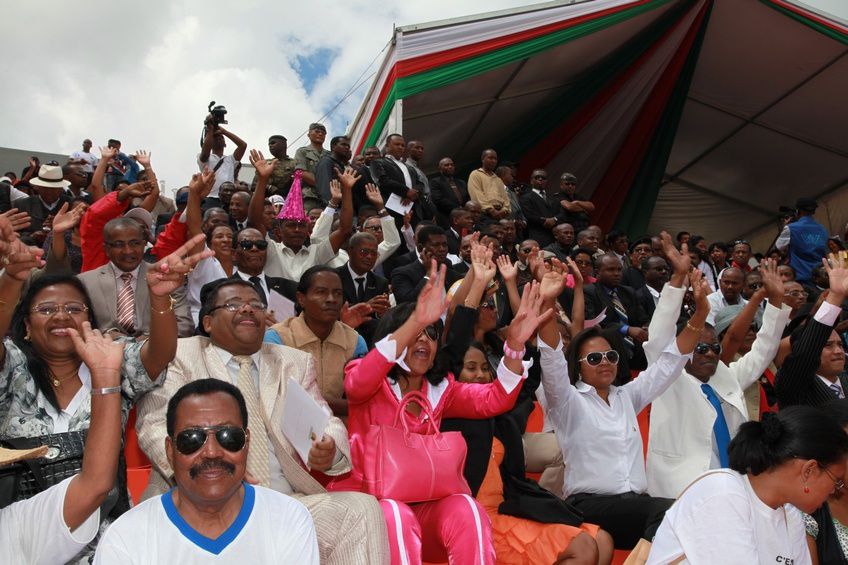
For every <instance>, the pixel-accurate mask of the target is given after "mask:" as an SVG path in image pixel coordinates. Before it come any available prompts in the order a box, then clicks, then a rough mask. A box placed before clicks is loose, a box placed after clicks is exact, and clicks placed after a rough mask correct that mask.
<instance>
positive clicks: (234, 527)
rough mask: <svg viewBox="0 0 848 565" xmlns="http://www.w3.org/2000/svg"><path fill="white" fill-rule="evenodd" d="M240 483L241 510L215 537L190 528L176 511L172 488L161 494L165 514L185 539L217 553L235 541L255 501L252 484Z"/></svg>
mask: <svg viewBox="0 0 848 565" xmlns="http://www.w3.org/2000/svg"><path fill="white" fill-rule="evenodd" d="M242 485H243V486H244V500H242V503H241V510H239V513H238V516H236V519H235V520H234V521H233V523H232V524H230V527H229V528H227V529H226V530H224V532H222V533H221V535H220V536H218V537H217V538H216V539H209V538H207V537H206V536H204V535H202V534H201V533H199V532H198V531H197V530H195V529H194V528H192V527H191V526H190V525H189V523H188V522H186V521H185V520H184V519H183V517H182V516H180V513H179V512H178V511H177V507H176V506H174V499H173V496H172V495H173V492H174V489H171V490H169V491H168V492H166V493H165V494H163V495H162V496H161V499H162V506H163V507H164V508H165V514H166V515H167V516H168V519H169V520H171V523H172V524H174V526H176V527H177V529H178V530H179V531H180V533H181V534H182V535H184V536H185V537H186V539H188V540H189V541H190V542H192V543H193V544H194V545H196V546H197V547H199V548H200V549H203V550H204V551H208V552H209V553H212V554H214V555H218V554H220V553H221V552H222V551H224V549H226V548H227V546H228V545H230V544H231V543H232V542H233V541H235V539H236V538H237V537H238V535H239V534H240V533H241V531H242V530H243V529H244V526H245V525H246V524H247V520H248V519H249V518H250V514H251V513H252V512H253V505H254V503H255V502H256V492H255V491H254V489H253V486H251V485H249V484H247V483H242Z"/></svg>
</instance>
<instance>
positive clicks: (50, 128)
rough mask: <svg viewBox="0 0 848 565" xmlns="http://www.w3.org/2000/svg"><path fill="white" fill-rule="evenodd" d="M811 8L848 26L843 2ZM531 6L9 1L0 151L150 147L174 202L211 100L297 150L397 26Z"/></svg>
mask: <svg viewBox="0 0 848 565" xmlns="http://www.w3.org/2000/svg"><path fill="white" fill-rule="evenodd" d="M808 2H809V3H810V4H815V5H819V6H821V7H822V8H824V9H826V10H830V11H832V12H833V13H836V14H838V15H840V16H841V17H843V18H846V19H848V10H846V5H845V2H844V0H808ZM528 4H531V2H526V1H525V2H522V1H519V0H485V1H484V0H463V1H462V2H457V1H456V0H427V1H425V2H403V3H401V2H397V1H396V0H388V1H385V2H379V3H378V2H373V1H368V0H348V1H347V2H338V1H336V2H333V1H329V0H313V1H304V2H297V3H295V2H292V1H290V0H289V1H286V2H268V1H265V2H260V1H257V0H238V1H231V2H221V1H219V0H214V1H212V0H206V1H199V0H171V1H163V0H148V1H147V2H138V3H124V2H113V1H109V2H107V1H104V0H89V1H87V2H83V3H82V4H80V3H69V2H59V1H58V0H51V1H47V0H34V1H30V2H15V3H11V2H7V3H6V5H5V6H4V8H3V13H4V16H5V18H4V19H5V21H6V22H14V25H7V26H5V34H4V35H5V41H6V45H7V55H6V56H5V57H4V60H3V63H2V69H3V71H4V72H3V74H4V76H6V77H7V83H6V85H5V88H4V89H3V90H4V92H3V104H2V105H0V123H2V128H0V147H12V148H18V149H27V150H39V151H46V152H57V153H70V152H72V151H74V150H76V149H78V148H79V145H80V142H81V141H82V139H83V138H85V137H89V138H91V139H92V140H93V141H94V144H95V146H99V145H105V142H106V140H107V139H108V138H110V137H116V138H118V139H121V140H122V141H123V147H124V150H125V151H134V150H135V149H139V148H143V149H147V150H149V151H152V153H153V163H154V166H155V168H156V169H157V171H158V172H159V176H160V178H164V179H166V181H167V188H168V192H170V191H171V190H173V189H176V188H178V187H179V186H181V185H183V184H185V183H186V182H187V180H188V178H189V177H190V175H191V173H192V172H194V171H195V170H196V165H195V160H196V155H197V153H198V151H199V147H198V144H199V137H200V130H201V127H202V122H203V119H204V117H205V116H206V107H207V104H208V103H209V101H210V100H216V101H217V102H218V103H219V104H224V105H225V106H226V107H227V109H228V111H229V113H228V115H227V117H228V118H229V121H230V124H229V126H228V127H229V128H230V129H231V130H232V131H233V132H235V133H237V134H238V135H240V136H241V137H242V138H243V139H244V140H245V141H247V143H248V146H249V147H258V148H261V149H264V148H266V147H267V146H266V142H267V138H268V136H269V135H270V134H272V133H283V134H285V135H286V137H288V139H289V145H290V147H292V149H291V150H290V154H293V152H294V148H296V147H299V146H301V145H303V144H305V137H303V138H301V139H300V140H299V141H295V139H296V138H297V137H298V136H300V135H301V134H302V133H303V132H304V130H305V129H306V126H307V125H308V124H309V123H310V122H312V121H314V120H317V119H319V118H320V117H321V116H323V115H324V114H325V113H326V112H328V111H329V110H330V109H331V108H333V107H334V106H335V105H336V104H337V103H338V102H339V100H340V99H341V98H342V97H343V96H344V95H345V93H346V92H347V91H348V90H349V89H350V88H351V87H352V86H353V85H354V84H355V83H356V82H357V79H358V78H359V77H360V76H363V73H365V75H364V76H365V77H368V76H369V75H371V73H373V72H374V71H375V70H376V64H374V65H372V66H371V67H370V68H369V64H371V62H372V61H373V60H374V59H375V57H377V56H378V54H379V53H380V52H381V51H382V49H383V48H384V47H385V45H386V43H387V42H388V40H389V39H390V38H391V34H392V26H393V25H399V26H400V25H409V24H413V23H420V22H425V21H432V20H439V19H444V18H451V17H456V16H465V15H470V14H476V13H481V12H485V11H491V10H498V9H503V8H511V7H515V6H521V5H528ZM840 11H841V12H842V13H840ZM36 30H37V32H36ZM11 46H14V48H11V49H10V47H11ZM10 54H11V55H10ZM369 84H370V80H368V81H365V82H364V84H363V85H362V86H361V87H360V88H359V89H358V90H357V91H355V92H354V93H353V94H352V95H351V96H350V97H349V98H347V99H346V101H345V102H343V103H342V104H341V105H339V106H338V108H336V109H335V110H334V112H333V113H332V115H331V116H330V117H329V118H327V119H325V120H324V121H325V123H327V124H328V126H329V134H330V135H336V134H340V133H344V130H345V128H346V126H347V124H348V123H349V121H350V120H351V119H352V117H353V115H354V113H355V112H356V110H357V108H358V106H359V103H360V101H361V100H362V97H363V96H364V94H365V92H366V90H367V88H368V86H369ZM22 166H23V163H22V164H20V166H18V165H16V166H15V167H13V168H14V169H20V168H21V167H22Z"/></svg>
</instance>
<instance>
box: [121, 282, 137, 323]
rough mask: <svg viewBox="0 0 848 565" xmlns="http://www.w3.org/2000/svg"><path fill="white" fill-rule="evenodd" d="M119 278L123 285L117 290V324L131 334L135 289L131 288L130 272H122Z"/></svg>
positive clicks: (133, 320) (133, 318) (133, 321)
mask: <svg viewBox="0 0 848 565" xmlns="http://www.w3.org/2000/svg"><path fill="white" fill-rule="evenodd" d="M121 280H122V281H124V286H122V287H121V290H120V291H119V292H118V325H120V326H121V327H122V328H123V329H124V330H125V331H126V332H127V333H128V334H132V333H133V332H134V329H135V291H134V290H133V286H132V280H133V274H132V273H123V274H122V275H121Z"/></svg>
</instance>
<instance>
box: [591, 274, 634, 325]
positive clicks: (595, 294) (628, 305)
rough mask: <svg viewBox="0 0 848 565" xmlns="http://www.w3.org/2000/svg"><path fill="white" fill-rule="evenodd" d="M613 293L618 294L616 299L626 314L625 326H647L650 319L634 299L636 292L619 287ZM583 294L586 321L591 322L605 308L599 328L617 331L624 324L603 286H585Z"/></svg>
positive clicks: (628, 288)
mask: <svg viewBox="0 0 848 565" xmlns="http://www.w3.org/2000/svg"><path fill="white" fill-rule="evenodd" d="M615 291H616V293H618V299H619V300H620V301H621V304H622V305H623V306H624V310H625V311H626V312H627V325H628V326H637V327H641V326H647V325H648V323H649V322H650V321H651V318H650V317H649V316H648V315H647V314H646V313H645V310H644V309H643V308H642V306H641V304H640V303H639V301H638V300H637V299H636V292H635V291H634V290H633V289H632V288H630V287H629V286H619V287H617V288H616V289H615ZM584 293H585V297H586V319H587V320H591V319H592V318H594V317H595V316H597V315H598V314H600V313H601V310H603V309H604V308H606V309H607V311H606V318H604V321H603V322H601V327H604V328H613V329H615V330H616V331H619V330H620V329H621V326H622V325H624V324H623V323H622V321H621V320H620V319H619V317H618V315H617V314H616V312H615V307H614V306H613V305H612V300H610V297H609V295H608V294H607V292H606V289H605V288H604V287H603V285H601V284H600V283H597V284H590V285H586V287H585V291H584Z"/></svg>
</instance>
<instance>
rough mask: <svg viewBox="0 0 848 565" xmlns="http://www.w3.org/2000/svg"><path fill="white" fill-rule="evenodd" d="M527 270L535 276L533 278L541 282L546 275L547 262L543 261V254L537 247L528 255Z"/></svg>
mask: <svg viewBox="0 0 848 565" xmlns="http://www.w3.org/2000/svg"><path fill="white" fill-rule="evenodd" d="M527 268H528V269H530V272H531V273H532V274H533V277H534V278H535V279H536V280H537V281H540V280H542V276H543V275H544V274H545V261H544V259H542V252H541V251H540V250H539V248H538V247H536V246H535V245H534V246H533V250H532V251H530V253H528V254H527Z"/></svg>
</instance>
